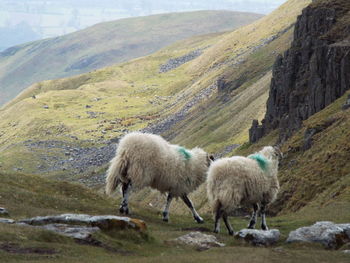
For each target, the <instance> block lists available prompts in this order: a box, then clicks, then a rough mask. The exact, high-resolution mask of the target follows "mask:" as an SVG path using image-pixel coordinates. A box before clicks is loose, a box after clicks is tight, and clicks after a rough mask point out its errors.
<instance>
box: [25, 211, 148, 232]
mask: <svg viewBox="0 0 350 263" xmlns="http://www.w3.org/2000/svg"><path fill="white" fill-rule="evenodd" d="M19 223H24V224H28V225H49V224H67V225H84V226H89V227H98V228H99V229H101V230H105V231H109V230H120V229H126V228H130V229H135V230H137V231H145V230H146V229H147V227H146V224H145V222H144V221H142V220H139V219H133V218H129V217H121V216H112V215H104V216H91V215H86V214H63V215H55V216H38V217H33V218H29V219H23V220H20V221H19Z"/></svg>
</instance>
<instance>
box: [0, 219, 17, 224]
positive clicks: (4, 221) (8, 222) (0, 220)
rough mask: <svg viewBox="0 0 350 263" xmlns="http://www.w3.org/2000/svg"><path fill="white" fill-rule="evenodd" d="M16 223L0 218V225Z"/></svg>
mask: <svg viewBox="0 0 350 263" xmlns="http://www.w3.org/2000/svg"><path fill="white" fill-rule="evenodd" d="M15 222H16V221H15V220H12V219H8V218H0V223H3V224H14V223H15Z"/></svg>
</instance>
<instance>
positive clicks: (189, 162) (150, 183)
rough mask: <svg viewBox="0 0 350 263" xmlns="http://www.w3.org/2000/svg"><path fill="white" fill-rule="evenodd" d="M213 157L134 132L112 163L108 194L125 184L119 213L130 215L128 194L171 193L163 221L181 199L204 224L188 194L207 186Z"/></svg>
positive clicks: (124, 139) (154, 136)
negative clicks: (147, 189) (141, 191)
mask: <svg viewBox="0 0 350 263" xmlns="http://www.w3.org/2000/svg"><path fill="white" fill-rule="evenodd" d="M212 160H213V157H212V156H210V155H209V154H207V153H206V152H205V151H203V150H202V149H200V148H197V147H196V148H194V149H192V150H187V149H185V148H183V147H180V146H178V145H173V144H170V143H169V142H167V141H166V140H164V139H163V138H162V137H160V136H158V135H154V134H147V133H140V132H133V133H129V134H127V135H126V136H124V137H123V138H122V139H121V140H120V143H119V146H118V148H117V150H116V155H115V157H114V158H113V159H112V160H111V162H110V166H109V169H108V171H107V178H106V193H107V194H108V195H111V194H112V193H113V191H114V190H115V189H116V188H117V186H118V184H119V183H121V184H122V194H123V200H122V203H121V205H120V209H119V211H120V213H122V214H123V213H125V214H128V213H129V207H128V198H129V191H130V188H131V186H132V188H133V189H142V188H144V187H151V188H153V189H157V190H159V191H160V192H161V193H168V195H167V201H166V205H165V207H164V210H163V213H162V215H163V221H165V222H168V220H169V208H170V203H171V201H172V199H173V198H174V197H175V198H178V197H180V198H181V199H182V200H183V201H184V203H185V204H186V205H187V206H188V207H189V208H190V209H191V211H192V214H193V217H194V219H195V220H196V221H197V222H198V223H203V219H202V218H201V217H200V216H199V215H198V213H197V211H196V210H195V208H194V206H193V204H192V201H191V200H190V199H189V198H188V196H187V195H188V194H189V193H191V192H193V191H194V190H195V189H197V188H198V187H199V185H201V184H202V183H204V181H205V179H206V173H207V170H208V167H209V166H210V163H211V162H212Z"/></svg>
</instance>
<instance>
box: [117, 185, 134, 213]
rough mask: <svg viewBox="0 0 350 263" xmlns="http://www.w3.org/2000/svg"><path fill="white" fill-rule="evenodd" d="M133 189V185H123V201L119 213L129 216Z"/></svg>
mask: <svg viewBox="0 0 350 263" xmlns="http://www.w3.org/2000/svg"><path fill="white" fill-rule="evenodd" d="M130 188H131V183H130V182H128V183H123V185H122V191H123V201H122V203H121V205H120V208H119V212H120V213H122V214H126V215H127V214H129V205H128V203H129V192H130Z"/></svg>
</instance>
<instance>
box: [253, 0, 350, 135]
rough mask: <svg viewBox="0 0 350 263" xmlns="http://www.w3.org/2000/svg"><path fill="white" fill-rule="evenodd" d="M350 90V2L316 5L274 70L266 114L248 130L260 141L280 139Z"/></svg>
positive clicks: (309, 9) (300, 21) (301, 18)
mask: <svg viewBox="0 0 350 263" xmlns="http://www.w3.org/2000/svg"><path fill="white" fill-rule="evenodd" d="M348 89H350V1H348V0H334V1H328V0H322V1H315V2H314V3H313V4H311V5H310V6H309V7H307V8H305V9H304V10H303V12H302V14H301V15H300V16H299V17H298V20H297V23H296V25H295V32H294V40H293V42H292V45H291V48H290V49H289V50H288V51H286V52H285V54H284V55H283V56H282V55H281V56H279V57H278V58H277V60H276V62H275V64H274V67H273V77H272V82H271V87H270V94H269V99H268V101H267V111H266V115H265V118H264V120H263V121H262V124H261V125H259V123H258V121H257V120H254V121H253V125H252V127H251V129H250V131H249V139H250V142H256V141H257V140H259V139H260V138H261V137H263V136H264V135H266V134H267V133H269V132H270V131H272V130H274V129H279V130H280V141H284V140H285V139H286V138H288V137H290V136H291V135H292V133H293V132H294V131H296V130H298V129H299V128H300V127H301V125H302V121H303V120H305V119H307V118H308V117H310V116H311V115H313V114H315V113H316V112H318V111H320V110H322V109H323V108H325V107H326V106H327V105H329V104H330V103H332V102H333V101H334V100H336V99H337V98H339V97H340V96H342V95H343V94H344V93H345V91H346V90H348Z"/></svg>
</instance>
